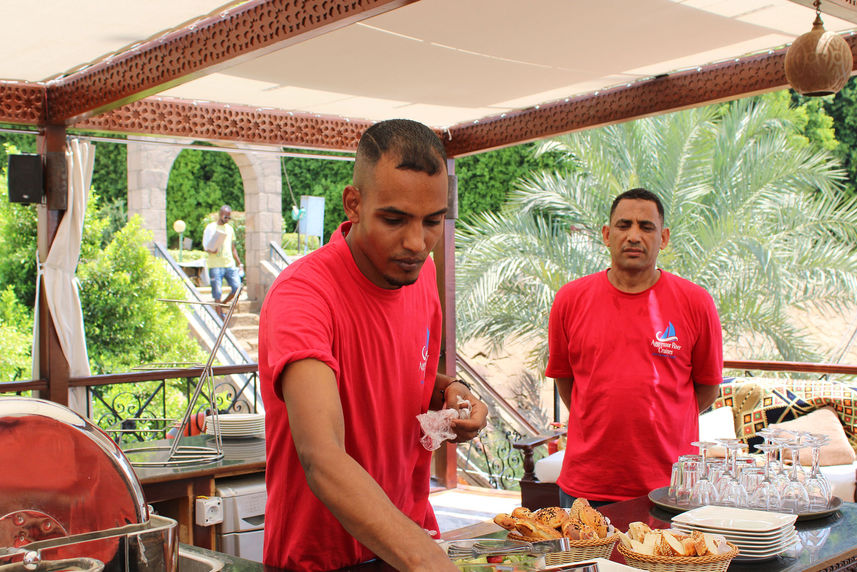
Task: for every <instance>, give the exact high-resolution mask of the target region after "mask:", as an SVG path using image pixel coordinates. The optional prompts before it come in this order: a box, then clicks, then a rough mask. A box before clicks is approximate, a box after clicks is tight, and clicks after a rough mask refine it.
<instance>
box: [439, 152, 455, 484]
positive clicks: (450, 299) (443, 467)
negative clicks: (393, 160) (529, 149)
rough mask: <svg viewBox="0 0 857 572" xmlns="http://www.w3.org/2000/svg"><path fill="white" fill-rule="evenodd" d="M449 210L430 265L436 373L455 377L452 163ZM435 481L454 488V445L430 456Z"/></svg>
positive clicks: (451, 168) (450, 166)
mask: <svg viewBox="0 0 857 572" xmlns="http://www.w3.org/2000/svg"><path fill="white" fill-rule="evenodd" d="M447 171H448V173H449V191H448V199H447V203H448V206H449V209H448V210H447V213H446V216H445V217H444V221H443V236H442V237H441V239H440V241H439V242H438V243H437V246H435V248H434V263H435V267H436V268H437V291H438V295H439V296H440V307H441V312H442V314H443V330H442V331H441V342H440V343H441V346H440V349H441V360H440V363H439V364H438V371H439V372H440V373H443V374H445V375H448V376H451V377H457V376H456V355H457V350H456V343H455V220H456V219H457V218H458V180H457V178H456V176H455V161H454V160H452V159H450V160H448V161H447ZM434 461H435V467H434V468H435V471H434V472H435V478H437V480H438V481H439V483H440V484H441V485H442V486H444V487H446V488H455V487H456V486H457V485H458V452H457V445H456V444H455V443H449V442H445V443H443V445H441V447H440V448H439V449H438V450H437V451H436V452H435V454H434Z"/></svg>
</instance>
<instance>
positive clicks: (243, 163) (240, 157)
mask: <svg viewBox="0 0 857 572" xmlns="http://www.w3.org/2000/svg"><path fill="white" fill-rule="evenodd" d="M239 148H240V149H244V150H246V151H248V152H247V153H236V154H233V155H232V158H233V159H234V160H235V163H236V164H237V165H238V170H239V172H240V173H241V178H242V180H243V183H244V211H245V216H246V219H245V220H246V223H245V224H246V226H245V235H244V241H245V244H244V249H245V253H246V254H245V256H246V258H247V259H246V260H245V261H244V270H245V272H246V278H245V283H246V284H247V297H248V298H250V299H251V300H252V301H253V302H254V304H255V308H254V309H255V310H258V309H259V307H260V306H261V304H262V301H263V300H264V298H265V293H266V292H267V291H268V288H269V287H270V286H271V283H272V282H273V277H271V276H270V274H269V273H267V272H263V271H262V261H263V260H265V259H266V258H267V256H268V248H269V247H268V243H269V242H271V241H274V242H277V244H279V241H280V240H281V239H282V236H283V207H282V194H283V178H282V172H281V170H280V157H279V156H278V155H275V154H273V153H254V152H253V151H254V150H258V151H279V150H280V149H279V148H271V147H256V146H246V145H241V146H239Z"/></svg>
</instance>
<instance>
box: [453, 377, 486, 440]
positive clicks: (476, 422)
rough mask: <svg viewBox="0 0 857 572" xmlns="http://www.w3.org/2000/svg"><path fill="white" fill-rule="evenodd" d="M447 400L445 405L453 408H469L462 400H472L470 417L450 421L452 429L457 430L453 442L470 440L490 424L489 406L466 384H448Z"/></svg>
mask: <svg viewBox="0 0 857 572" xmlns="http://www.w3.org/2000/svg"><path fill="white" fill-rule="evenodd" d="M444 397H445V399H446V402H445V403H444V404H443V405H444V407H449V408H451V409H458V410H459V411H460V410H461V409H465V408H467V404H466V403H462V402H461V401H460V400H459V398H460V399H461V400H467V401H469V402H470V417H469V418H468V419H453V420H452V422H451V423H450V426H451V429H452V430H453V431H454V432H455V435H456V437H455V439H451V441H452V442H453V443H464V442H466V441H470V440H471V439H473V438H474V437H476V436H477V435H478V434H479V431H481V430H482V429H483V428H484V427H485V426H486V425H488V406H487V405H485V404H484V403H482V402H481V401H479V400H478V399H477V398H476V396H475V395H473V394H472V393H471V392H470V390H469V389H467V387H466V386H464V385H463V384H461V383H458V382H455V381H453V382H452V383H450V384H449V385H447V386H446V389H445V390H444Z"/></svg>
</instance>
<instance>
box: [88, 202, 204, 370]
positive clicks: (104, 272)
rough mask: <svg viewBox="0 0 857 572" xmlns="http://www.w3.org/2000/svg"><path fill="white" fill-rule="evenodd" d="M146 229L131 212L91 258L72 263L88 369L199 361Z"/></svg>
mask: <svg viewBox="0 0 857 572" xmlns="http://www.w3.org/2000/svg"><path fill="white" fill-rule="evenodd" d="M151 240H152V236H151V233H150V232H148V231H146V230H144V229H143V228H142V226H141V221H140V218H139V217H132V218H131V220H130V221H128V224H127V225H126V226H125V228H123V229H122V230H121V231H119V232H118V233H116V234H115V235H114V237H113V240H112V241H111V242H110V244H109V245H107V247H106V248H105V249H104V250H103V251H102V252H101V253H100V254H99V256H98V257H97V258H94V259H92V260H89V261H87V262H84V263H82V264H81V265H80V266H79V267H78V272H77V275H78V278H79V280H80V296H81V307H82V310H83V317H84V326H85V329H86V340H87V348H88V351H89V362H90V366H91V367H92V369H93V372H94V373H96V374H98V373H114V372H118V371H128V370H130V369H131V368H132V367H135V366H138V365H140V364H145V363H153V362H157V363H160V362H171V361H199V360H200V359H202V355H201V350H200V348H199V345H198V344H197V343H196V342H195V341H194V340H193V339H192V338H191V337H190V336H189V335H188V324H187V320H186V319H185V317H184V315H183V314H182V313H181V310H180V309H179V308H178V307H177V306H176V305H174V304H170V303H166V302H163V301H161V300H162V299H182V298H183V297H184V293H183V291H182V285H181V284H180V283H179V282H178V280H176V279H174V278H172V277H171V276H170V275H169V274H168V272H167V270H166V269H165V268H164V267H163V265H162V263H161V262H160V261H159V260H157V259H156V258H154V257H153V256H152V255H151V253H150V252H149V250H148V248H147V247H146V244H147V243H148V242H150V241H151Z"/></svg>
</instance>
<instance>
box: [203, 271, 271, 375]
mask: <svg viewBox="0 0 857 572" xmlns="http://www.w3.org/2000/svg"><path fill="white" fill-rule="evenodd" d="M197 290H198V291H199V295H200V297H201V298H202V299H203V300H205V301H209V300H211V287H210V286H201V287H197ZM229 292H230V289H229V285H228V284H227V283H226V282H225V281H224V283H223V297H224V298H226V297H227V296H228V295H229ZM252 307H253V300H250V299H249V298H248V297H247V290H246V289H244V290H243V291H242V292H241V297H240V298H239V299H238V305H237V306H236V307H235V312H233V314H232V318H231V319H230V320H229V331H230V332H232V335H233V336H234V337H235V339H236V340H237V341H238V344H239V345H240V346H241V349H243V350H244V351H245V352H247V355H248V356H250V359H251V360H252V361H254V362H256V361H258V359H259V314H254V313H253V312H252V311H251V308H252ZM224 312H225V310H224Z"/></svg>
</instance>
